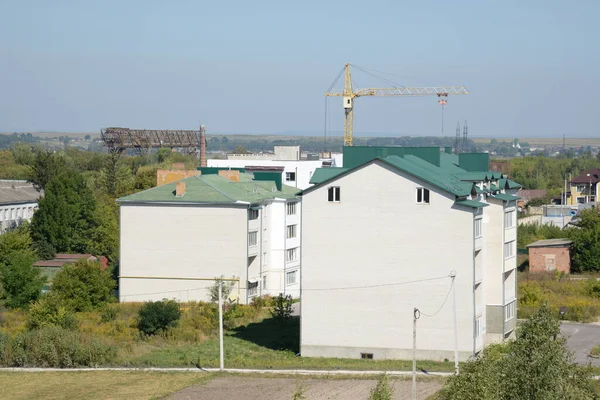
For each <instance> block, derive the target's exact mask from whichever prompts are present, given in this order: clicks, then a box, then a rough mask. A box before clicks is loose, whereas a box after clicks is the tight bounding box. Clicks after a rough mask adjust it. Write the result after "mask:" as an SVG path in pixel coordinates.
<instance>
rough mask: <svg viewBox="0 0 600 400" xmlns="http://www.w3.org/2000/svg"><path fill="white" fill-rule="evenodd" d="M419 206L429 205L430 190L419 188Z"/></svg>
mask: <svg viewBox="0 0 600 400" xmlns="http://www.w3.org/2000/svg"><path fill="white" fill-rule="evenodd" d="M417 204H429V189H425V188H422V187H420V188H417Z"/></svg>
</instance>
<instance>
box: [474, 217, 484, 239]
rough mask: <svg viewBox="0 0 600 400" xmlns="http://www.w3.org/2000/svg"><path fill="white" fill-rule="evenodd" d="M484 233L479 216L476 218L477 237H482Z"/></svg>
mask: <svg viewBox="0 0 600 400" xmlns="http://www.w3.org/2000/svg"><path fill="white" fill-rule="evenodd" d="M482 235H483V226H482V223H481V218H477V219H476V220H475V237H476V238H478V237H481V236H482Z"/></svg>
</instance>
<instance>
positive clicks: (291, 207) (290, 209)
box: [287, 202, 298, 215]
mask: <svg viewBox="0 0 600 400" xmlns="http://www.w3.org/2000/svg"><path fill="white" fill-rule="evenodd" d="M296 204H298V202H294V203H288V204H287V215H296Z"/></svg>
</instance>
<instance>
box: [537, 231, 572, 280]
mask: <svg viewBox="0 0 600 400" xmlns="http://www.w3.org/2000/svg"><path fill="white" fill-rule="evenodd" d="M572 243H573V242H572V241H571V240H568V239H548V240H538V241H537V242H534V243H531V244H528V245H527V248H528V249H529V272H551V271H561V272H565V273H567V274H568V273H570V272H571V254H570V251H569V248H570V247H571V244H572Z"/></svg>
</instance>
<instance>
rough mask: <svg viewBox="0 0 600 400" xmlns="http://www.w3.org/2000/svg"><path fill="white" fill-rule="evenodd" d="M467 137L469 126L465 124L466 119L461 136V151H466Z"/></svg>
mask: <svg viewBox="0 0 600 400" xmlns="http://www.w3.org/2000/svg"><path fill="white" fill-rule="evenodd" d="M468 137H469V127H468V126H467V121H465V124H464V125H463V138H462V151H463V152H466V151H467V148H468Z"/></svg>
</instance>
